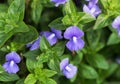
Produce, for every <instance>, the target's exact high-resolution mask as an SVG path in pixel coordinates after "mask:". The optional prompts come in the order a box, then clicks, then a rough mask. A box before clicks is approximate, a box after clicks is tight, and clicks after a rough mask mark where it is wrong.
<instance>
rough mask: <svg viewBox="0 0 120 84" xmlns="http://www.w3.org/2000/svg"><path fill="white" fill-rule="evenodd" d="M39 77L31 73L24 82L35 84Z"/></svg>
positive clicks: (25, 83)
mask: <svg viewBox="0 0 120 84" xmlns="http://www.w3.org/2000/svg"><path fill="white" fill-rule="evenodd" d="M36 81H37V79H36V78H35V76H34V74H29V75H28V76H27V78H26V79H25V81H24V84H35V83H36Z"/></svg>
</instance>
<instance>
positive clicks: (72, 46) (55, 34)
mask: <svg viewBox="0 0 120 84" xmlns="http://www.w3.org/2000/svg"><path fill="white" fill-rule="evenodd" d="M41 35H43V36H45V38H46V39H47V40H48V42H49V43H50V45H51V46H52V45H54V44H56V42H57V39H62V38H63V36H62V31H60V30H56V29H54V28H51V32H49V31H45V32H42V33H41ZM83 36H84V32H83V31H82V30H80V29H79V28H78V27H77V26H70V27H68V28H67V29H66V30H65V32H64V38H65V39H68V40H69V41H68V42H67V43H66V47H67V48H68V49H69V50H70V51H76V50H80V49H82V48H83V47H84V44H85V43H84V41H83V40H82V37H83ZM39 46H40V36H39V38H38V39H37V40H35V41H34V42H33V43H30V44H27V47H30V50H34V49H37V48H39ZM60 70H61V71H62V72H63V74H64V75H65V76H66V78H68V79H70V78H73V77H74V75H75V74H76V73H77V67H76V66H74V65H73V64H69V60H68V58H66V59H63V60H62V61H61V63H60Z"/></svg>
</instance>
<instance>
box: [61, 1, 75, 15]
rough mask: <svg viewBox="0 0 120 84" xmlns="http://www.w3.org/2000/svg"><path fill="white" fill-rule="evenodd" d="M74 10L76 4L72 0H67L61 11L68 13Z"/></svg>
mask: <svg viewBox="0 0 120 84" xmlns="http://www.w3.org/2000/svg"><path fill="white" fill-rule="evenodd" d="M73 12H76V6H75V5H74V3H73V1H72V0H69V1H68V2H67V3H66V4H65V5H64V7H63V13H65V14H70V13H73Z"/></svg>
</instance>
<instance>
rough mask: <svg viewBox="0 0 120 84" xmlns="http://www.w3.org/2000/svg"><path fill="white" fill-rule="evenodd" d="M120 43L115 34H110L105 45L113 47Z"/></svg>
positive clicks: (119, 38)
mask: <svg viewBox="0 0 120 84" xmlns="http://www.w3.org/2000/svg"><path fill="white" fill-rule="evenodd" d="M118 43H120V37H119V35H117V34H116V33H112V34H111V35H110V37H109V39H108V42H107V45H113V44H118Z"/></svg>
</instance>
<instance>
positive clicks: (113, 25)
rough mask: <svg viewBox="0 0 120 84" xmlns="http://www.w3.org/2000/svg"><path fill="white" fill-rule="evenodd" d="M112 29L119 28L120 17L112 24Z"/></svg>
mask: <svg viewBox="0 0 120 84" xmlns="http://www.w3.org/2000/svg"><path fill="white" fill-rule="evenodd" d="M112 27H113V28H120V16H117V17H116V18H115V20H114V21H113V23H112Z"/></svg>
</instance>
